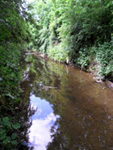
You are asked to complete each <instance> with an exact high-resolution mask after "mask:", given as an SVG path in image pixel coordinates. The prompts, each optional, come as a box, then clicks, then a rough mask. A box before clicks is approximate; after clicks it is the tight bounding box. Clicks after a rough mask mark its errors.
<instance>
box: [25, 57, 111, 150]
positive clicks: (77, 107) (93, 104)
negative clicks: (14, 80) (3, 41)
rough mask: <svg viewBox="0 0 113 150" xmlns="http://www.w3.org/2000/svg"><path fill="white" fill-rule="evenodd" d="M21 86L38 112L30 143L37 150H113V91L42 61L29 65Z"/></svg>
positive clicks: (77, 72) (74, 71)
mask: <svg viewBox="0 0 113 150" xmlns="http://www.w3.org/2000/svg"><path fill="white" fill-rule="evenodd" d="M31 59H32V58H31ZM22 87H23V90H24V91H25V95H24V96H25V97H26V98H28V97H29V98H30V103H31V107H32V108H33V109H34V110H35V112H34V114H33V115H32V117H31V118H30V120H32V125H31V127H30V128H29V144H28V145H29V146H33V147H34V148H33V149H34V150H113V90H112V89H109V88H107V87H105V85H104V84H97V83H94V81H93V80H92V76H91V75H89V74H87V73H85V72H82V71H80V70H78V69H75V68H74V67H67V66H65V65H61V64H58V63H55V62H51V61H45V60H42V59H39V58H35V59H32V61H31V63H29V64H27V66H26V71H25V72H24V79H23V81H22ZM28 113H29V112H28ZM29 149H30V148H29Z"/></svg>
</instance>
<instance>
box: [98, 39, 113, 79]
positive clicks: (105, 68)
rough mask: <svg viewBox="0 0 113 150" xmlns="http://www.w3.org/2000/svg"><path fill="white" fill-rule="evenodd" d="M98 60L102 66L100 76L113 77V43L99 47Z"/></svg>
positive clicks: (106, 43)
mask: <svg viewBox="0 0 113 150" xmlns="http://www.w3.org/2000/svg"><path fill="white" fill-rule="evenodd" d="M96 60H97V62H98V63H99V64H100V70H99V75H101V76H113V42H110V43H109V42H105V43H104V44H103V45H99V47H97V52H96Z"/></svg>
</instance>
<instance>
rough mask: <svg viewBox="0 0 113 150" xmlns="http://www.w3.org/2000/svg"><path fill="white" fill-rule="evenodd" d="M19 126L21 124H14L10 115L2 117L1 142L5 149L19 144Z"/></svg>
mask: <svg viewBox="0 0 113 150" xmlns="http://www.w3.org/2000/svg"><path fill="white" fill-rule="evenodd" d="M19 128H20V124H19V123H15V124H13V123H12V122H11V121H10V119H9V118H8V117H3V118H1V119H0V144H2V146H3V147H4V149H8V148H9V149H10V148H11V149H12V148H14V147H15V145H17V144H18V143H17V141H18V135H17V133H16V132H17V131H16V130H17V129H19Z"/></svg>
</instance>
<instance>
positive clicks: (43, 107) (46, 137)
mask: <svg viewBox="0 0 113 150" xmlns="http://www.w3.org/2000/svg"><path fill="white" fill-rule="evenodd" d="M30 100H31V106H32V107H33V108H35V109H36V112H35V113H34V115H33V116H32V117H31V120H32V126H31V127H30V129H29V131H30V133H29V142H30V143H31V144H32V145H33V146H34V150H46V146H47V145H48V143H49V142H51V141H52V139H51V128H52V126H53V125H54V122H55V121H56V119H57V118H58V117H59V116H58V115H54V113H53V109H52V106H51V105H50V103H49V102H47V101H46V100H44V99H40V97H35V95H32V96H31V97H30Z"/></svg>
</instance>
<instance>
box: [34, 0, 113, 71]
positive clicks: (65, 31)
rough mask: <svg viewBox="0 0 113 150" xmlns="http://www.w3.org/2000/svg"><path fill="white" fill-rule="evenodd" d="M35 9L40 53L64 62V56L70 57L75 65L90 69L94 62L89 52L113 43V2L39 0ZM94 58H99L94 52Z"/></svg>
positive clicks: (100, 0) (95, 0)
mask: <svg viewBox="0 0 113 150" xmlns="http://www.w3.org/2000/svg"><path fill="white" fill-rule="evenodd" d="M33 9H35V12H36V15H37V18H38V19H37V20H36V23H37V25H38V30H35V35H37V45H38V46H37V47H38V48H37V49H38V50H39V51H41V52H42V53H47V54H48V56H49V57H52V58H54V59H55V60H59V61H60V60H62V58H63V61H64V58H66V57H64V56H62V53H63V55H64V53H66V56H67V53H68V55H69V57H70V58H71V60H72V61H73V62H74V63H77V65H79V66H81V67H82V68H87V67H88V65H89V63H90V60H91V58H92V54H88V53H90V52H91V50H90V49H93V47H94V46H98V45H99V44H101V45H102V44H104V43H105V42H110V41H111V36H112V33H113V13H112V10H113V4H112V1H111V0H110V1H108V0H107V1H102V0H94V1H91V0H89V1H86V0H85V1H84V0H79V1H75V0H71V1H70V0H65V1H64V0H55V1H53V0H47V1H46V2H45V1H42V0H39V1H36V3H35V4H34V6H33ZM61 45H62V48H60V47H61ZM91 47H92V48H91ZM57 48H58V49H57ZM84 49H85V51H84ZM93 52H94V51H93ZM93 54H94V56H96V53H95V52H94V53H93ZM60 55H61V56H60ZM94 56H93V57H94Z"/></svg>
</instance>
